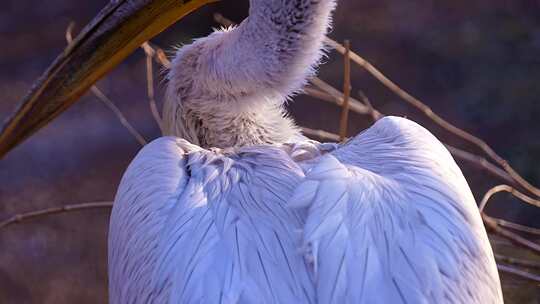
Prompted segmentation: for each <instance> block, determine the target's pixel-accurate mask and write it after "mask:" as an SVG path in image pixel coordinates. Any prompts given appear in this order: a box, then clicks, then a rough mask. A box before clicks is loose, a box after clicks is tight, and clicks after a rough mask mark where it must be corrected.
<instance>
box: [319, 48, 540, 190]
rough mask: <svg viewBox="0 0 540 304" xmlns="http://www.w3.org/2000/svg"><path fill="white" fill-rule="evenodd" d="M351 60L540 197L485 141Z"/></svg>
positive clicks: (366, 65) (357, 58)
mask: <svg viewBox="0 0 540 304" xmlns="http://www.w3.org/2000/svg"><path fill="white" fill-rule="evenodd" d="M325 42H326V43H327V44H328V45H329V46H330V47H332V48H334V49H335V50H336V51H338V52H339V53H341V54H343V55H344V54H346V53H347V49H346V48H345V47H344V46H343V45H341V44H339V43H338V42H336V41H334V40H332V39H330V38H326V40H325ZM349 54H350V57H351V59H352V60H353V61H354V62H356V63H357V64H358V65H360V66H361V67H362V68H364V69H365V70H366V71H368V72H369V73H370V74H371V75H372V76H374V77H375V78H376V79H377V80H378V81H380V82H381V83H382V84H383V85H384V86H386V87H387V88H388V89H390V90H391V91H392V92H394V93H395V94H396V95H398V96H399V97H401V98H402V99H403V100H405V101H406V102H408V103H409V104H411V105H413V106H414V107H415V108H417V109H418V110H420V111H421V112H423V113H424V115H426V116H427V117H428V118H430V119H431V120H432V121H433V122H435V123H436V124H438V125H439V126H440V127H442V128H443V129H445V130H447V131H449V132H450V133H453V134H455V135H457V136H459V137H461V138H462V139H464V140H466V141H468V142H470V143H472V144H474V145H476V146H478V147H479V148H480V149H482V150H483V151H484V153H486V154H487V155H488V156H489V157H490V158H491V159H492V160H493V161H495V163H497V164H498V165H499V166H501V167H502V168H503V169H504V170H505V171H506V172H507V173H508V174H509V175H510V176H511V177H512V179H514V180H515V181H516V182H517V183H518V184H519V185H520V186H522V187H523V188H525V189H526V190H527V191H529V192H531V193H532V194H534V195H536V196H537V197H540V189H538V188H537V187H535V186H533V185H531V184H530V183H529V182H528V181H526V180H525V179H524V178H523V177H522V176H521V175H519V173H517V172H516V171H515V170H514V168H512V167H511V166H510V165H509V164H508V162H507V161H506V160H505V159H503V158H502V157H500V156H499V155H498V154H497V153H496V152H495V151H494V150H493V149H492V148H491V147H490V146H489V145H488V144H487V143H486V142H485V141H483V140H482V139H480V138H478V137H476V136H474V135H472V134H470V133H468V132H466V131H465V130H462V129H460V128H458V127H456V126H454V125H452V124H451V123H449V122H447V121H446V120H444V119H443V118H442V117H440V116H439V115H437V114H436V113H435V112H433V110H432V109H431V108H430V107H428V106H427V105H426V104H424V103H423V102H422V101H420V100H419V99H417V98H415V97H414V96H412V95H411V94H409V93H407V92H406V91H405V90H403V89H402V88H401V87H399V86H398V85H397V84H395V83H394V82H393V81H391V80H390V79H389V78H388V77H386V76H385V75H384V74H383V73H382V72H381V71H379V70H378V69H377V68H375V67H374V66H373V65H372V64H371V63H369V62H368V61H367V60H365V59H364V58H362V57H360V56H359V55H358V54H356V53H354V52H352V51H350V52H349Z"/></svg>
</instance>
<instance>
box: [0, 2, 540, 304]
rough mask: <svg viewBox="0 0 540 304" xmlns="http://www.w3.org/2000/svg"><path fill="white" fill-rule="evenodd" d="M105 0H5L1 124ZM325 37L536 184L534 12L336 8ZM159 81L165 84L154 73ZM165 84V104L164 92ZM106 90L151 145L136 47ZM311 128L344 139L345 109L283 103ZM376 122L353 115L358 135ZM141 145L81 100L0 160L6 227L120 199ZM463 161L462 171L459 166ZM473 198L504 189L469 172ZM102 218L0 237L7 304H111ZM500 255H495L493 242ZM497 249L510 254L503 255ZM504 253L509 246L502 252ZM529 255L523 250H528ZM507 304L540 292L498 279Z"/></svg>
mask: <svg viewBox="0 0 540 304" xmlns="http://www.w3.org/2000/svg"><path fill="white" fill-rule="evenodd" d="M106 2H107V0H81V1H69V0H48V1H36V0H3V1H2V4H1V5H0V6H1V7H0V43H1V44H0V45H1V47H0V98H1V101H0V121H3V120H4V119H5V118H6V117H7V116H8V115H9V114H10V113H11V112H12V110H13V109H14V107H15V105H16V104H17V102H18V101H19V100H20V99H21V98H22V97H23V96H24V95H25V93H26V92H27V90H28V89H29V88H30V86H31V85H32V83H33V82H34V80H35V79H36V78H37V77H39V76H40V74H41V73H42V72H43V71H44V70H45V68H46V67H47V66H48V65H49V64H50V63H51V62H52V60H53V59H54V58H55V57H56V55H57V54H58V53H59V52H60V51H61V50H62V49H63V47H64V46H65V38H64V33H65V30H66V28H67V26H68V24H69V23H70V22H71V21H74V22H76V24H77V27H76V31H77V30H78V29H80V28H81V27H82V26H83V25H85V24H86V23H87V22H88V21H90V20H91V18H92V17H93V16H94V15H95V14H96V13H97V12H99V10H100V9H101V8H102V7H103V6H104V5H105V3H106ZM247 10H248V1H247V0H241V1H239V0H236V1H233V0H224V1H222V2H220V3H218V4H214V5H210V6H208V7H206V8H203V9H201V10H199V11H197V12H195V13H193V14H192V15H190V16H189V17H188V18H186V19H184V20H182V21H180V23H178V24H177V25H175V26H173V27H172V28H171V29H170V30H168V31H167V32H165V33H163V34H162V35H160V36H159V37H157V38H156V39H154V40H153V42H154V43H155V44H157V45H159V46H161V47H163V48H164V49H166V50H173V47H174V46H178V45H181V44H183V43H189V42H190V41H191V39H193V38H196V37H200V36H205V35H207V34H208V33H209V32H211V31H212V28H214V27H218V26H219V25H218V24H216V23H214V21H213V18H212V14H213V13H214V12H221V13H222V14H223V15H225V16H226V17H228V18H230V19H232V20H234V21H241V20H242V19H243V18H245V16H246V14H247ZM334 23H335V26H334V30H333V32H332V33H331V34H330V36H331V37H332V38H334V39H335V40H337V41H343V40H344V39H350V40H351V41H352V48H353V50H354V51H356V52H358V53H359V54H360V55H362V56H363V57H365V58H366V59H368V60H369V61H370V62H371V63H373V64H374V65H375V66H377V67H379V68H380V69H381V70H382V71H383V72H384V73H385V74H386V75H387V76H389V77H390V78H391V79H393V80H394V81H395V82H396V83H398V84H399V85H400V86H402V87H403V88H405V89H406V90H408V91H409V92H411V93H413V95H415V96H416V97H418V98H420V99H421V100H423V101H424V102H426V103H427V104H428V105H429V106H431V107H432V108H433V109H434V110H435V111H436V112H438V113H439V114H441V115H442V116H443V117H444V118H446V119H448V120H449V121H450V122H452V123H454V124H455V125H457V126H459V127H462V128H464V129H465V130H467V131H470V132H471V133H473V134H475V135H477V136H479V137H481V138H483V139H485V140H486V141H487V142H488V143H489V144H490V145H491V146H492V147H493V148H495V150H496V151H498V152H499V153H500V154H501V155H502V156H503V157H504V158H506V159H507V160H509V162H510V163H511V164H512V165H513V166H514V167H515V168H516V169H517V170H518V171H519V172H520V173H522V174H523V175H524V177H526V178H527V179H528V180H529V181H531V182H532V184H533V185H539V184H540V166H539V165H538V162H539V161H540V119H538V117H540V100H539V99H540V85H539V80H540V56H538V54H539V53H540V2H538V1H506V0H473V1H463V0H446V1H421V0H410V1H401V0H361V1H360V0H341V1H339V6H338V9H337V11H336V13H335V22H334ZM326 61H327V63H326V64H325V65H324V66H323V67H322V68H321V71H320V77H321V78H322V79H324V80H326V81H327V82H329V83H331V84H333V85H334V86H336V87H337V88H341V87H342V85H341V83H342V77H343V76H342V74H343V72H342V61H343V59H342V57H341V56H337V55H336V54H335V53H331V54H330V56H329V57H328V59H327V60H326ZM155 74H156V75H155V77H156V78H157V79H160V80H161V79H162V73H160V71H159V70H157V71H156V73H155ZM352 79H353V95H354V96H356V95H357V94H356V92H358V90H362V91H363V92H365V93H366V94H367V96H368V97H369V98H370V100H371V102H372V103H373V105H374V106H375V107H376V108H378V109H379V110H381V111H382V112H384V113H387V114H395V115H400V116H406V117H409V118H411V119H413V120H416V121H418V122H420V123H422V124H424V125H425V126H426V127H428V128H429V129H430V130H432V132H434V133H435V134H436V135H438V136H439V137H440V138H441V139H443V140H445V141H446V142H448V143H451V144H452V145H455V146H458V147H462V148H466V149H469V150H471V151H473V152H474V151H477V150H476V149H475V148H474V147H470V146H468V145H466V144H463V141H460V140H456V138H455V137H453V136H449V135H448V134H447V133H446V132H443V131H441V130H440V129H439V128H437V127H435V126H434V124H433V123H431V122H430V121H429V120H426V119H425V118H424V117H423V116H422V114H421V113H419V112H418V111H416V110H414V109H412V108H411V107H409V106H407V105H406V104H405V103H403V102H402V101H400V100H399V99H398V97H396V96H395V95H393V94H392V93H391V92H389V91H388V90H387V89H385V88H384V87H383V86H382V85H380V84H379V83H378V82H376V81H375V80H373V78H371V77H370V76H369V75H368V74H367V73H366V72H364V71H363V70H361V69H359V68H356V67H353V74H352ZM160 84H161V82H159V83H158V85H157V94H158V96H157V97H158V100H162V93H163V85H162V84H161V85H160ZM98 86H99V87H100V88H101V89H102V90H103V91H104V92H105V93H106V94H107V95H108V96H109V97H110V98H111V99H112V100H113V101H114V102H115V103H116V104H117V106H118V107H120V109H121V110H122V112H123V113H124V114H125V115H126V116H127V118H128V119H129V121H130V122H131V123H132V124H134V125H135V127H136V128H137V130H139V131H140V132H141V133H142V134H143V135H144V137H145V138H146V139H147V140H151V139H154V138H156V137H158V136H159V130H158V127H157V125H156V124H155V122H154V121H153V119H152V117H151V114H150V110H149V106H148V102H147V95H146V75H145V56H144V53H143V52H142V51H141V50H139V51H137V52H136V53H135V54H134V55H132V56H131V57H129V59H127V60H126V62H124V63H123V64H122V65H121V66H119V67H118V68H117V69H115V70H114V72H112V73H111V74H110V75H109V76H108V77H106V78H105V79H104V80H102V81H101V82H100V83H99V84H98ZM289 108H290V111H291V113H292V116H293V117H295V119H296V120H297V122H298V123H299V124H300V125H302V126H306V127H310V128H314V129H324V130H326V131H330V132H334V133H337V131H338V128H339V112H340V109H339V108H337V107H335V106H333V105H331V104H328V103H324V102H322V101H316V100H313V99H312V98H310V97H306V96H298V97H297V98H295V102H293V103H291V104H290V105H289ZM369 125H370V119H369V117H367V116H359V115H356V114H351V117H350V127H349V131H350V135H354V134H356V133H358V132H359V131H361V130H363V129H364V128H366V127H368V126H369ZM139 149H140V145H139V144H138V143H137V142H136V141H135V140H134V139H133V137H132V136H130V135H129V133H128V132H127V131H126V130H125V129H124V128H123V127H122V125H121V124H120V123H119V122H118V121H117V119H116V118H115V116H114V115H113V114H112V112H110V111H109V110H108V109H107V108H106V107H105V106H104V105H103V104H102V103H101V102H99V101H98V100H97V99H96V98H95V97H94V96H92V95H87V96H85V97H84V98H83V100H81V102H79V103H77V104H76V105H75V106H73V107H72V108H70V109H69V110H68V111H67V112H66V113H64V114H63V115H61V116H60V117H59V118H58V119H56V120H55V121H54V122H53V123H51V124H50V125H49V126H47V127H46V128H44V129H43V130H42V131H40V132H39V133H38V134H36V135H35V136H34V137H32V138H31V139H30V140H28V141H26V142H25V143H24V144H22V145H21V146H19V147H18V148H17V149H15V150H14V151H12V152H11V153H10V154H9V155H8V156H7V157H6V158H4V159H3V160H0V221H1V220H3V219H6V218H8V217H10V216H12V215H14V214H17V213H22V212H27V211H31V210H37V209H42V208H46V207H53V206H62V205H65V204H74V203H84V202H93V201H112V199H113V197H114V194H115V191H116V187H117V185H118V183H119V180H120V178H121V176H122V173H123V171H124V170H125V168H126V167H127V165H128V164H129V162H130V160H131V159H132V158H133V157H134V156H135V154H136V153H137V151H138V150H139ZM460 164H461V163H460ZM462 168H463V171H464V173H465V175H466V177H467V179H468V180H469V183H470V184H471V187H472V189H473V191H474V193H475V196H476V198H477V199H481V197H482V195H483V193H484V192H485V191H486V190H487V189H489V188H490V187H492V186H494V185H496V184H498V183H500V182H501V181H498V180H496V179H494V178H492V177H491V176H489V175H487V174H486V173H485V172H482V171H479V170H477V169H475V168H473V167H470V166H468V165H463V166H462ZM488 213H489V214H492V215H495V216H498V217H502V218H505V219H508V220H512V221H515V222H519V223H522V224H527V225H529V226H533V227H537V228H540V212H538V210H535V209H533V208H532V207H528V206H526V205H524V204H521V203H519V202H517V201H516V200H515V199H513V198H512V197H511V196H509V195H504V194H501V195H498V196H497V197H496V198H495V199H494V201H493V203H492V204H491V205H490V206H489V209H488ZM108 214H109V212H108V210H92V211H85V212H79V213H69V214H61V215H57V216H51V217H46V218H41V219H38V220H35V221H32V222H27V223H24V224H19V225H14V226H10V227H8V228H6V229H3V230H0V303H105V302H107V268H106V261H107V246H106V245H107V229H108ZM496 246H498V245H496ZM501 246H502V245H501ZM505 250H508V249H505ZM520 254H521V253H520ZM503 282H504V289H505V297H506V301H507V303H540V300H539V299H540V287H538V286H535V285H534V284H531V283H527V282H526V281H523V280H521V279H519V278H516V277H512V276H509V275H505V276H504V277H503Z"/></svg>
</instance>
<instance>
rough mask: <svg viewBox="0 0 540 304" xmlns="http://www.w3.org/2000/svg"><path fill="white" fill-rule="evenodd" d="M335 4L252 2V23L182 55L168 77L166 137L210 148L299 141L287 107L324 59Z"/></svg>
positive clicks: (222, 33) (288, 0)
mask: <svg viewBox="0 0 540 304" xmlns="http://www.w3.org/2000/svg"><path fill="white" fill-rule="evenodd" d="M334 4H335V2H334V0H315V1H314V0H252V1H251V8H250V16H249V17H248V19H246V20H245V21H244V22H242V24H241V25H240V26H238V27H237V28H234V29H229V30H224V31H218V32H215V33H213V34H211V35H210V36H208V37H206V38H203V39H198V40H196V41H195V42H194V43H193V44H191V45H188V46H185V47H182V48H181V49H179V51H178V53H177V55H176V57H175V59H174V60H173V64H172V67H171V70H170V72H169V75H168V80H169V88H168V98H167V101H166V104H165V108H164V118H165V119H164V124H165V129H166V135H175V136H180V137H184V138H186V139H188V140H190V141H192V142H193V143H195V144H199V145H201V146H203V147H219V148H226V147H233V146H245V145H252V144H263V143H282V142H286V141H290V140H293V139H294V138H297V137H299V132H298V129H297V128H296V127H295V126H294V124H293V123H292V121H291V120H290V119H289V118H287V117H286V114H285V113H286V112H285V110H284V103H285V101H286V100H287V99H288V98H289V97H290V95H291V94H293V93H294V92H296V91H298V90H299V89H301V88H302V87H303V86H304V84H305V83H306V79H307V78H308V77H309V76H310V75H312V74H313V72H314V67H315V65H316V64H317V63H318V61H319V59H320V57H321V55H322V51H321V49H322V46H323V40H324V36H325V34H326V31H327V29H328V27H329V23H330V13H331V11H332V8H333V7H334Z"/></svg>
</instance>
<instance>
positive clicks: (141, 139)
mask: <svg viewBox="0 0 540 304" xmlns="http://www.w3.org/2000/svg"><path fill="white" fill-rule="evenodd" d="M74 28H75V23H74V22H70V23H69V25H68V27H67V29H66V41H67V42H68V44H70V43H72V42H73V29H74ZM90 91H91V92H92V93H93V94H94V96H96V97H97V98H98V99H99V100H100V101H101V102H103V103H104V104H105V105H106V106H107V107H108V108H109V109H110V110H111V111H113V113H114V114H115V115H116V117H117V118H118V120H119V121H120V123H121V124H122V125H123V126H124V127H125V128H126V129H127V130H128V131H129V133H131V135H133V137H135V139H136V140H137V141H138V142H139V144H141V146H144V145H146V144H147V142H146V140H145V139H144V137H143V136H142V135H141V134H140V133H139V132H138V131H137V130H136V129H135V128H134V127H133V126H132V125H131V124H130V123H129V121H128V120H127V119H126V117H125V116H124V114H123V113H122V111H120V109H119V108H118V107H117V106H116V105H115V104H114V103H113V102H112V101H111V100H110V99H109V98H108V97H107V96H106V95H105V94H104V93H103V92H102V91H101V90H100V89H99V88H98V87H97V86H92V87H91V88H90Z"/></svg>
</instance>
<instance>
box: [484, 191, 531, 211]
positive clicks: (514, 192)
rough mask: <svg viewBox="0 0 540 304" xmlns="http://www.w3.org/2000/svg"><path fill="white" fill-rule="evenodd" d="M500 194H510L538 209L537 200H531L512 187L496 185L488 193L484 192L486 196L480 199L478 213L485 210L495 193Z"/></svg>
mask: <svg viewBox="0 0 540 304" xmlns="http://www.w3.org/2000/svg"><path fill="white" fill-rule="evenodd" d="M500 192H508V193H511V194H512V195H513V196H515V197H517V198H519V199H520V200H522V201H523V202H525V203H527V204H530V205H533V206H535V207H538V208H540V201H539V200H535V199H533V198H531V197H529V196H527V195H525V194H523V193H521V192H519V191H518V190H516V189H514V188H512V187H510V186H508V185H498V186H495V187H493V188H491V189H489V191H488V192H486V194H485V195H484V198H482V202H480V212H483V211H484V209H485V208H486V206H487V204H488V202H489V200H490V199H491V197H492V196H493V195H495V194H497V193H500Z"/></svg>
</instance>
